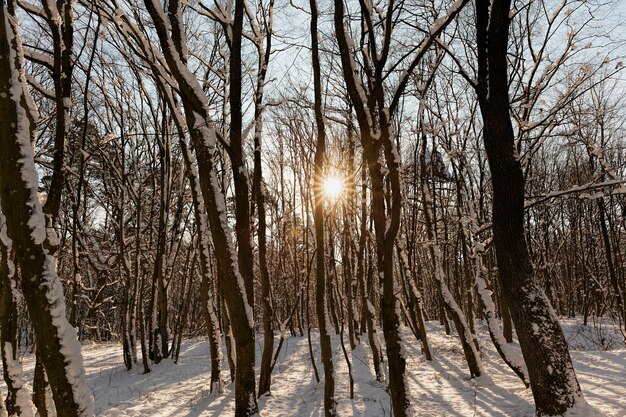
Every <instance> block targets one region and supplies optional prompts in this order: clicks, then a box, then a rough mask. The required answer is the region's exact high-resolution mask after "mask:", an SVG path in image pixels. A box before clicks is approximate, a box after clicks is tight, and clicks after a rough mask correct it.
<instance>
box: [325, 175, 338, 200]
mask: <svg viewBox="0 0 626 417" xmlns="http://www.w3.org/2000/svg"><path fill="white" fill-rule="evenodd" d="M322 187H323V191H324V195H326V197H327V198H329V199H331V200H336V199H337V198H339V196H340V195H341V193H342V192H343V180H342V179H341V178H339V177H335V176H329V177H326V178H324V184H323V186H322Z"/></svg>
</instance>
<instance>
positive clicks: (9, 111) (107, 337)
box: [0, 0, 626, 416]
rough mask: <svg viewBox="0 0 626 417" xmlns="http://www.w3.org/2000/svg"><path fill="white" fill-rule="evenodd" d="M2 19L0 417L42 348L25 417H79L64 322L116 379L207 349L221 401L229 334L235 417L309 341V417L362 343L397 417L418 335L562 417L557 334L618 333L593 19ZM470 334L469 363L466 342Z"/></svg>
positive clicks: (58, 11)
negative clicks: (570, 330) (27, 362)
mask: <svg viewBox="0 0 626 417" xmlns="http://www.w3.org/2000/svg"><path fill="white" fill-rule="evenodd" d="M2 6H3V7H2V22H3V24H2V27H3V30H2V33H1V34H0V47H1V48H2V49H1V50H0V55H2V56H3V57H10V59H2V69H1V71H0V76H1V77H0V82H2V85H1V86H0V88H1V89H0V96H1V97H2V99H1V100H0V101H1V103H0V111H1V112H2V120H0V125H1V128H2V132H1V133H2V137H1V139H0V140H1V141H2V146H1V147H0V186H1V187H2V193H1V195H0V202H1V203H2V213H3V214H0V226H1V227H2V239H1V244H0V258H1V260H2V265H1V267H0V275H1V278H2V292H1V295H2V300H1V303H0V307H1V308H0V316H1V317H0V318H1V320H2V322H1V325H0V329H1V332H0V333H1V338H2V359H3V365H4V369H5V374H4V375H5V381H6V382H7V385H8V386H9V397H8V398H7V400H6V402H5V403H6V407H7V410H8V411H9V414H10V415H13V414H20V413H23V415H26V414H25V413H26V411H25V409H26V408H28V407H32V406H30V405H29V401H30V400H25V399H24V398H25V396H26V397H29V396H30V394H25V393H24V392H23V390H24V389H25V387H24V386H23V381H22V380H21V379H19V378H17V379H16V377H15V375H14V374H11V372H10V370H11V369H13V368H14V365H13V363H14V362H15V360H16V359H17V352H18V351H19V348H21V349H22V351H24V350H27V349H35V350H36V351H37V366H36V375H35V383H34V391H35V392H34V396H33V403H34V405H35V406H36V408H37V410H38V411H39V413H40V415H42V416H44V415H47V414H46V413H47V411H46V410H49V409H50V402H49V401H48V402H46V397H47V396H48V395H50V392H51V394H52V398H53V399H54V402H55V404H56V408H57V412H58V415H78V414H84V415H88V414H90V413H91V412H92V410H91V408H90V407H91V406H90V401H89V399H88V398H87V395H86V394H84V393H83V392H82V391H81V390H83V389H84V379H83V380H81V378H80V377H79V376H77V375H79V374H80V373H81V370H82V363H80V364H79V363H78V362H79V361H78V359H76V358H74V359H72V355H71V354H69V356H68V351H70V350H71V349H70V348H68V347H67V346H69V345H68V343H69V342H66V338H69V339H72V337H73V336H72V335H71V334H69V335H68V334H67V333H68V331H67V329H70V328H72V327H73V328H75V329H76V331H77V333H78V338H79V339H80V340H83V339H88V340H96V341H118V342H119V343H120V346H121V352H122V354H123V357H124V363H125V365H126V367H127V368H128V369H131V368H133V367H135V366H142V367H143V369H144V371H145V372H150V369H151V367H152V366H154V365H155V364H158V363H159V362H160V361H161V360H162V359H163V358H165V357H172V358H174V360H177V359H178V356H179V353H180V344H181V341H182V340H183V339H184V338H186V337H190V336H208V338H209V341H210V346H211V366H212V372H211V375H210V376H207V379H209V378H210V386H211V390H215V391H217V392H221V390H222V386H223V383H224V381H223V379H224V376H222V375H220V369H221V366H222V343H221V340H222V338H224V339H225V342H226V343H225V346H226V350H225V352H224V357H225V359H226V361H227V362H228V365H229V369H230V378H231V379H232V380H233V381H234V382H235V387H236V388H235V389H236V408H237V415H254V414H255V413H257V411H258V407H257V402H256V399H257V398H258V396H259V395H263V394H264V393H267V392H269V390H270V387H271V375H272V370H273V367H274V363H275V361H276V358H277V356H278V353H279V352H280V350H281V348H282V344H283V341H284V339H285V338H286V337H288V336H289V334H291V335H300V336H304V335H306V336H307V337H308V338H309V340H310V339H311V338H316V337H319V338H321V348H322V358H321V367H320V368H319V369H318V366H320V358H317V357H314V355H313V350H312V349H311V361H312V363H313V365H314V367H313V368H314V371H315V377H316V378H317V379H318V381H319V380H321V379H324V380H325V409H326V415H335V410H334V402H335V400H334V382H333V378H332V377H331V376H332V375H333V372H332V369H333V362H332V355H331V346H330V343H331V341H330V334H331V333H333V332H335V333H338V334H339V333H340V334H341V335H342V337H341V338H340V340H342V341H343V342H342V344H343V346H342V347H343V351H344V353H346V355H345V359H346V361H348V364H349V360H350V359H349V355H348V354H347V352H348V350H350V349H354V348H355V347H356V346H357V345H358V344H360V343H364V344H368V345H369V346H370V347H371V349H372V353H373V355H372V358H373V363H372V364H371V366H372V367H373V369H374V371H375V372H374V374H375V375H376V378H377V379H379V380H380V381H383V380H384V379H385V375H388V377H387V381H386V382H387V383H388V384H389V391H390V395H391V398H392V405H393V407H394V415H396V416H403V415H407V414H408V413H410V406H409V403H410V396H409V394H408V393H407V392H406V387H405V386H404V380H403V376H404V372H405V369H404V368H405V361H404V358H403V357H402V349H401V344H403V343H404V344H407V343H420V344H421V345H422V351H423V353H424V355H425V356H426V358H427V359H430V357H431V352H430V350H429V346H428V334H427V332H426V326H425V324H424V323H425V321H427V320H438V321H439V322H440V323H441V324H442V325H444V326H445V331H446V332H447V333H451V332H456V333H458V334H459V336H460V345H461V346H462V348H463V352H464V355H465V357H466V359H467V362H468V373H469V375H470V376H472V377H477V376H480V375H481V373H483V369H482V365H481V358H480V354H479V352H480V346H481V345H482V344H485V343H492V342H493V343H494V344H495V345H496V349H497V350H498V352H499V353H500V355H501V356H502V359H503V360H504V361H506V362H507V364H508V365H509V366H510V367H511V369H512V372H515V373H516V374H517V375H518V376H519V377H520V379H521V383H523V384H525V385H526V386H527V387H528V386H530V387H531V388H532V389H533V393H534V394H535V400H536V403H537V413H538V415H557V414H562V413H564V412H565V410H567V409H568V408H571V407H573V406H575V405H576V404H579V403H581V402H583V403H584V399H582V394H581V393H580V388H579V387H578V383H577V382H576V378H575V375H574V378H573V382H572V380H571V378H569V376H568V374H567V372H569V371H568V370H569V369H570V368H571V360H570V359H569V354H568V352H567V347H566V346H565V345H564V344H562V343H561V340H564V339H563V338H562V333H561V331H560V328H558V329H557V330H555V327H554V326H552V324H553V323H555V321H551V320H553V319H554V320H555V319H556V316H555V314H554V313H556V315H559V316H582V317H583V320H584V322H585V324H586V323H587V321H588V320H590V318H594V317H610V318H612V319H614V320H615V321H616V322H617V323H618V324H619V326H620V328H621V329H622V331H623V332H624V335H625V338H626V327H625V326H626V305H625V302H624V297H626V254H625V253H624V248H625V247H626V244H625V241H626V197H625V195H626V180H625V178H626V141H625V140H624V127H625V126H624V120H625V118H624V117H625V114H624V109H623V107H622V106H621V103H622V102H623V98H624V97H623V94H624V84H623V81H621V77H622V71H623V68H624V65H623V63H622V61H621V59H622V56H621V55H620V48H622V49H621V51H622V52H623V44H622V43H621V42H620V40H619V39H618V36H619V33H618V32H616V30H617V28H618V27H616V26H612V25H614V23H611V22H612V20H611V19H610V18H609V16H610V13H611V7H612V5H611V4H610V3H606V4H605V3H601V2H595V1H582V0H581V1H579V0H564V1H562V2H557V1H547V2H532V1H528V2H522V1H513V2H512V3H511V2H510V1H500V0H492V1H488V0H477V1H476V2H469V1H467V0H458V1H456V2H448V1H431V2H417V1H413V0H401V1H398V0H395V1H394V0H390V1H387V2H370V1H369V0H362V1H359V2H352V1H349V2H344V1H343V0H335V1H334V2H332V3H331V2H323V3H319V4H318V3H316V0H310V2H309V3H306V2H299V1H292V2H291V3H287V2H282V3H281V2H275V1H274V0H258V1H245V0H235V1H228V2H220V1H217V0H216V1H215V2H208V1H197V0H187V1H179V0H169V1H165V2H161V1H160V0H145V1H143V2H141V1H134V0H119V1H118V0H106V1H98V2H91V1H86V0H84V1H78V2H76V1H72V0H58V1H53V0H42V1H41V2H35V1H33V0H30V1H26V0H19V1H16V0H3V2H2ZM308 22H310V25H307V24H303V23H308ZM507 41H508V43H507ZM311 81H312V82H311ZM18 91H21V92H20V93H19V94H20V95H18ZM20 97H21V98H20ZM22 112H24V114H22ZM26 113H28V115H29V116H28V120H29V121H30V122H28V120H26V116H25V114H26ZM25 121H26V123H25ZM16 126H17V127H16ZM14 138H15V139H14ZM29 149H32V150H33V152H34V153H33V152H30V151H29ZM29 152H30V154H29ZM24 161H27V162H24ZM28 161H30V162H28ZM28 164H30V165H28ZM27 165H28V166H27ZM28 167H31V168H28ZM28 169H32V171H33V172H36V173H37V174H38V177H39V181H38V182H33V180H32V178H30V177H28V176H27V174H25V172H26V171H27V170H28ZM20 176H21V179H20ZM35 178H36V177H35ZM328 178H333V179H335V180H336V181H339V182H340V183H341V185H342V190H341V192H340V193H339V194H338V195H337V196H335V195H331V193H329V192H328V190H326V189H325V188H324V183H325V181H327V179H328ZM20 181H21V182H20ZM12 190H20V192H17V191H12ZM29 193H30V194H29ZM33 193H37V197H38V198H35V197H33V195H34V194H33ZM29 195H30V197H29ZM16 196H17V197H16ZM18 197H19V198H18ZM20 199H21V200H20ZM20 204H21V205H20ZM498 210H500V211H498ZM33 219H35V220H33ZM38 219H39V220H38ZM518 220H519V221H518ZM39 221H40V222H41V224H45V226H41V227H45V236H43V237H41V238H39V237H38V236H35V235H36V233H35V231H36V229H37V227H40V226H37V224H36V223H37V222H39ZM518 226H519V227H518ZM522 226H523V229H522V228H521V227H522ZM42 230H43V229H42ZM517 231H519V232H520V233H518V234H516V233H517ZM44 237H45V239H44ZM520 239H521V240H520ZM54 264H56V274H57V275H58V276H56V275H55V276H54V277H52V276H53V275H54V271H53V270H54V266H51V265H54ZM37 265H38V266H37ZM37 268H39V269H37ZM51 271H52V272H51ZM518 274H519V275H518ZM51 277H52V278H51ZM59 280H60V281H59ZM31 282H32V283H36V284H37V285H39V287H37V286H34V285H33V284H32V283H31ZM518 284H519V285H518ZM59 285H62V289H63V294H64V300H63V299H62V298H61V297H57V298H54V296H52V295H51V293H53V292H54V291H57V292H56V293H55V294H56V295H55V296H58V295H59V293H58V289H59V288H60V287H59ZM518 287H519V288H518ZM37 288H39V290H37ZM37 297H39V298H37ZM524 297H528V299H526V298H524ZM544 299H545V302H544V301H542V300H544ZM536 300H539V301H536ZM535 301H536V303H537V304H536V305H535V304H532V303H535ZM63 302H65V304H66V306H67V307H66V308H65V307H64V309H63V311H62V315H63V316H64V317H63V319H65V318H67V321H68V322H69V325H67V326H66V325H64V324H62V323H61V324H59V323H60V321H59V320H60V318H59V317H57V316H56V315H58V314H60V313H59V311H60V310H59V309H58V306H59V305H61V304H63ZM531 304H532V305H531ZM550 306H551V307H550ZM552 308H553V310H552ZM46 309H47V311H49V312H51V313H47V314H51V317H52V319H50V320H48V321H50V323H48V321H46V320H43V321H46V324H45V325H44V324H41V323H39V322H40V321H42V320H40V317H41V316H40V314H42V311H45V310H46ZM55 314H56V315H55ZM55 317H56V319H55ZM480 319H484V320H485V321H486V323H487V325H488V328H489V333H490V336H491V341H489V340H478V339H477V338H476V322H477V320H480ZM533 320H537V323H539V326H545V327H541V334H537V335H534V334H533V332H532V327H531V325H532V324H533V323H535V322H533ZM524 323H528V325H527V326H526V325H525V324H524ZM46 326H51V327H46ZM55 326H56V327H55ZM401 326H407V327H408V328H409V329H410V331H411V333H412V334H413V336H414V337H412V338H408V339H407V338H403V337H402V335H401V333H400V327H401ZM551 326H552V327H551ZM522 327H524V329H526V327H528V328H530V330H528V329H526V330H523V329H522ZM557 327H558V326H557ZM50 329H56V330H54V331H53V332H51V331H50ZM311 329H319V332H317V333H315V332H314V333H312V332H311ZM515 329H517V335H518V337H519V338H520V343H521V345H522V353H523V357H522V355H520V354H519V352H518V351H516V350H515V349H513V348H512V347H510V345H509V343H510V342H511V341H512V340H513V334H514V330H515ZM46 333H49V335H48V337H44V335H45V334H46ZM69 333H71V332H69ZM255 335H263V339H264V343H263V353H262V362H261V364H260V368H261V369H260V379H259V380H258V382H257V377H256V375H255V371H254V358H255V342H254V338H255ZM344 335H345V337H344ZM542 335H543V336H542ZM545 335H548V336H545ZM535 336H537V337H535ZM540 336H541V337H540ZM544 336H545V337H544ZM276 337H278V339H277V340H276V341H275V338H276ZM539 339H541V340H539ZM55 340H56V342H55ZM542 343H544V345H541V344H542ZM6 346H8V347H9V348H8V349H7V348H6ZM61 347H64V349H62V348H61ZM544 348H545V349H548V351H550V352H552V351H553V353H554V357H552V358H551V357H549V356H550V354H546V353H545V352H544V351H543V350H542V349H544ZM539 351H542V352H543V353H542V354H545V355H546V356H545V357H541V358H540V357H539V356H537V355H538V353H537V352H539ZM55 352H56V353H55ZM64 355H65V356H64ZM78 358H80V355H79V354H78ZM72 360H74V362H72ZM55 361H57V362H55ZM546 361H548V362H546ZM550 361H553V362H550ZM55 363H56V364H57V365H55ZM68 363H69V364H71V363H73V364H74V365H72V366H76V367H77V369H78V371H76V372H74V374H72V372H69V371H68V372H64V371H63V370H64V369H69V368H70V367H71V365H67V364H68ZM542 363H543V364H544V365H545V363H555V364H557V365H560V366H561V369H562V373H563V374H562V375H547V374H546V375H544V374H543V373H542V372H545V370H543V371H542V370H540V369H539V368H540V367H541V366H544V365H541V364H542ZM568 363H569V365H568ZM59 364H63V365H59ZM316 364H317V365H316ZM55 366H56V370H55ZM384 367H388V368H389V371H388V372H386V371H384V369H383V368H384ZM544 368H545V366H544ZM571 372H572V373H573V369H571ZM45 373H47V374H48V375H47V378H46V377H45ZM556 374H558V372H556ZM68 375H69V376H68ZM82 375H83V376H84V371H82ZM561 377H563V378H564V379H561V380H558V379H559V378H561ZM20 378H21V377H20ZM351 378H352V376H351ZM567 378H569V380H567ZM18 379H19V380H18ZM48 381H49V385H50V387H49V388H48ZM50 389H51V391H50ZM555 392H561V393H564V394H563V395H560V396H557V395H554V393H555Z"/></svg>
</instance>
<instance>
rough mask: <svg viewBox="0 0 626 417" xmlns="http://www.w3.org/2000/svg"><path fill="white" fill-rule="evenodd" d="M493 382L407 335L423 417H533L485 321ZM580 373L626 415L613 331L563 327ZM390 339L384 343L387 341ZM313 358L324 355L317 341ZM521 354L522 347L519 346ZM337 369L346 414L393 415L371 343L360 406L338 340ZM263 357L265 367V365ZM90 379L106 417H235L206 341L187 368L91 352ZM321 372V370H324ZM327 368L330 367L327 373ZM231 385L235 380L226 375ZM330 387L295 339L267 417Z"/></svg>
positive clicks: (451, 344)
mask: <svg viewBox="0 0 626 417" xmlns="http://www.w3.org/2000/svg"><path fill="white" fill-rule="evenodd" d="M477 323H478V324H477V326H478V334H479V341H480V343H481V348H482V353H483V360H484V367H485V370H486V375H484V376H482V377H480V378H477V379H470V378H469V373H468V370H467V366H466V364H465V362H464V357H463V353H462V350H461V347H460V343H459V341H458V337H457V336H456V335H455V334H454V333H453V334H451V335H449V336H447V335H445V332H444V331H443V328H442V327H441V326H440V325H439V324H438V323H434V322H430V323H428V336H429V342H430V346H431V350H432V354H433V361H432V362H427V361H426V360H425V359H424V358H423V355H422V354H421V350H420V344H419V343H418V342H416V341H415V338H414V337H413V336H412V334H411V333H410V332H409V331H408V330H407V332H406V334H405V347H406V349H405V351H406V352H407V355H408V378H407V380H408V382H409V384H410V390H411V398H412V404H413V406H414V408H415V414H416V415H418V416H507V417H508V416H511V417H512V416H532V415H533V400H532V395H531V392H530V390H527V389H525V388H524V385H523V384H522V383H521V382H520V381H519V380H518V378H517V377H516V376H515V375H514V374H513V373H512V372H511V371H510V370H509V368H508V367H507V366H506V365H505V364H504V362H503V361H502V360H501V359H500V357H499V356H498V354H497V353H496V351H495V349H494V348H493V345H492V343H491V341H490V340H489V337H488V334H487V331H486V328H485V327H484V326H483V325H482V323H480V322H477ZM562 324H563V328H564V330H565V334H566V336H567V338H568V341H569V343H570V347H571V354H572V358H573V360H574V366H575V368H576V371H577V373H578V378H579V381H580V383H581V385H582V388H583V391H584V393H585V396H586V398H587V401H588V402H589V403H590V404H591V405H592V406H593V407H595V408H596V409H597V410H598V411H599V412H600V413H601V415H606V416H626V349H624V346H623V343H622V342H621V340H622V337H621V334H619V332H618V331H617V330H616V329H615V327H614V326H612V325H608V324H606V323H599V322H597V323H595V325H591V323H590V325H589V326H582V324H581V323H580V320H572V319H568V320H563V321H562ZM381 337H382V335H381ZM312 340H313V350H314V352H315V356H316V357H319V344H318V342H317V335H316V334H312ZM515 347H516V348H518V346H517V345H515ZM333 348H334V351H335V364H336V374H337V377H336V383H337V386H336V398H337V400H338V415H340V416H372V417H373V416H376V417H383V416H389V415H390V404H389V398H388V395H387V393H386V391H385V386H384V385H383V384H381V383H378V382H376V381H375V380H374V376H373V372H372V369H371V366H370V365H369V364H371V361H370V358H369V355H370V350H369V348H368V346H367V342H366V339H364V340H363V341H362V343H361V346H359V347H357V349H355V350H354V351H353V352H352V353H351V355H350V356H351V357H350V359H351V361H352V364H353V371H354V375H355V386H354V400H350V398H349V378H348V368H347V366H346V361H345V357H344V355H343V352H342V349H341V345H340V343H339V338H338V337H334V338H333ZM260 352H261V349H260V345H259V346H258V349H257V354H258V355H257V356H259V358H257V359H258V360H257V363H258V362H259V359H260ZM83 356H84V359H85V368H86V371H87V381H88V384H89V386H90V387H91V389H92V390H93V394H94V397H95V402H96V415H102V416H111V417H116V416H120V417H121V416H181V417H182V416H184V417H199V416H232V415H234V397H233V385H232V384H229V385H226V386H225V389H224V393H223V395H221V396H218V395H215V394H210V393H209V392H208V383H207V382H208V376H209V348H208V343H207V342H206V341H205V340H201V339H194V340H187V341H184V342H183V344H182V347H181V353H180V359H179V363H178V364H174V362H173V361H172V360H169V359H166V360H164V361H163V362H161V363H160V364H159V365H154V366H153V367H152V372H151V373H150V374H146V375H144V374H143V373H142V370H143V368H142V366H141V364H139V365H138V366H136V367H135V368H134V369H132V370H131V371H127V370H126V368H125V367H124V364H123V361H122V355H121V346H120V345H118V344H88V345H85V346H84V347H83ZM318 367H320V365H318ZM24 368H25V372H26V373H27V375H26V377H27V379H31V378H32V370H33V360H32V357H30V356H26V357H25V358H24ZM320 369H321V368H320ZM223 377H224V378H225V379H226V378H227V377H228V371H227V370H224V372H223ZM322 402H323V383H322V384H317V383H316V381H315V377H314V374H313V369H312V367H311V360H310V356H309V349H308V343H307V338H306V335H305V336H304V337H288V338H287V339H286V340H285V342H284V346H283V348H282V351H281V353H280V357H279V361H278V363H277V365H276V368H275V369H274V373H273V383H272V392H271V395H269V396H264V397H263V398H262V399H261V400H260V402H259V405H260V408H261V414H262V416H266V417H270V416H271V417H277V416H298V417H300V416H303V417H304V416H307V417H308V416H322V415H323V406H322Z"/></svg>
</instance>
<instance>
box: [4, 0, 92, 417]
mask: <svg viewBox="0 0 626 417" xmlns="http://www.w3.org/2000/svg"><path fill="white" fill-rule="evenodd" d="M14 7H15V4H14V3H13V2H12V1H9V4H8V6H7V5H6V4H5V3H4V2H3V4H2V8H0V20H1V21H2V22H9V24H8V25H2V26H3V27H2V30H0V55H1V56H3V57H7V59H2V60H1V61H0V93H2V94H0V137H2V138H3V140H2V141H0V155H2V158H0V203H1V205H2V212H3V213H4V215H5V216H6V222H7V235H8V237H9V238H10V239H11V241H12V243H13V247H14V248H15V251H16V257H17V262H18V264H19V266H20V271H21V273H22V289H23V293H24V298H25V300H26V305H27V307H28V311H29V314H30V317H36V318H38V319H37V320H34V321H33V327H34V329H35V334H36V337H37V348H38V349H40V351H41V354H42V360H43V365H44V367H45V369H46V372H47V374H48V379H49V381H50V386H51V388H52V394H53V397H54V401H55V405H56V408H57V414H58V415H59V416H60V417H65V416H77V415H85V416H88V415H92V414H93V399H92V397H91V395H90V393H89V391H88V389H87V385H86V383H85V371H84V369H83V367H82V357H81V354H80V344H79V343H78V340H77V336H76V330H75V329H74V328H72V327H71V326H70V324H69V323H68V321H67V319H66V309H65V299H64V296H63V287H62V284H61V281H60V279H59V277H58V275H57V273H56V268H55V265H54V259H53V258H52V257H51V256H50V255H49V254H48V252H47V251H46V250H45V248H44V242H45V241H46V229H45V218H44V214H43V210H42V208H41V204H40V202H39V198H38V196H37V186H38V179H37V172H36V169H35V163H34V156H33V149H32V145H31V143H32V140H33V139H34V137H33V134H34V128H35V125H34V120H35V111H34V109H33V107H32V101H31V98H30V95H29V92H28V88H27V86H26V80H25V76H24V73H23V72H22V71H23V57H22V56H21V55H20V53H21V50H22V48H21V41H20V38H19V36H18V33H17V28H18V25H17V19H16V18H15V15H14V13H15V9H14ZM16 173H21V175H16ZM66 366H67V367H68V368H71V369H73V371H72V373H74V372H76V374H77V375H76V376H73V377H72V378H70V377H69V375H68V373H67V372H66Z"/></svg>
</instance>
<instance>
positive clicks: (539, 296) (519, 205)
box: [476, 0, 587, 416]
mask: <svg viewBox="0 0 626 417" xmlns="http://www.w3.org/2000/svg"><path fill="white" fill-rule="evenodd" d="M510 8H511V2H510V0H491V1H489V0H477V2H476V41H477V50H478V82H477V89H476V90H477V94H478V100H479V104H480V110H481V114H482V118H483V126H484V128H483V135H484V143H485V149H486V151H487V159H488V161H489V167H490V170H491V182H492V186H493V226H492V227H493V239H494V245H495V250H496V260H497V265H498V269H499V271H500V279H501V282H502V288H503V292H504V296H505V298H506V301H507V304H508V305H509V308H510V311H511V316H512V318H513V323H514V324H515V329H516V331H517V337H518V339H519V342H520V346H521V348H522V353H523V355H524V360H525V362H526V365H527V367H528V374H529V378H530V386H531V388H532V391H533V396H534V398H535V405H536V414H537V415H538V416H557V415H564V414H565V413H566V412H568V410H572V409H574V408H585V407H587V405H586V402H585V399H584V397H583V394H582V391H581V389H580V386H579V384H578V380H577V378H576V372H575V371H574V368H573V366H572V360H571V358H570V355H569V350H568V347H567V342H566V340H565V337H564V336H563V331H562V329H561V326H560V324H559V321H558V317H557V316H556V313H555V312H554V310H553V309H552V307H551V306H550V303H549V301H548V298H547V297H546V294H545V293H544V292H543V290H542V289H541V288H540V287H539V285H538V284H537V282H536V280H535V278H534V274H533V267H532V263H531V260H530V255H529V253H528V248H527V246H526V240H525V237H524V188H525V184H524V177H523V173H522V168H521V164H520V159H519V156H518V154H517V151H516V148H515V143H514V132H513V126H512V123H511V116H510V114H509V111H510V102H509V95H508V63H507V52H508V37H509V24H510V21H511V19H510V17H509V13H510Z"/></svg>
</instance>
